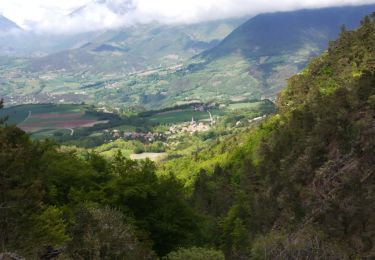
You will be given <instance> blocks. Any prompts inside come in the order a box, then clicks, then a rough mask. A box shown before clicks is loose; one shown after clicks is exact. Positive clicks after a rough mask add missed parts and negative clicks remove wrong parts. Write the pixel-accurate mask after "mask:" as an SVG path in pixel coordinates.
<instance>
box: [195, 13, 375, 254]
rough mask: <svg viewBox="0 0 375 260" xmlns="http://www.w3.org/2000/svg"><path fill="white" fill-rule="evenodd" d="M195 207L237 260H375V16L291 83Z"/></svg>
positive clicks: (201, 183)
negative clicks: (274, 110) (276, 108)
mask: <svg viewBox="0 0 375 260" xmlns="http://www.w3.org/2000/svg"><path fill="white" fill-rule="evenodd" d="M278 104H279V111H280V113H279V114H278V115H277V116H275V117H273V118H271V119H269V120H267V122H265V123H263V124H262V125H261V126H260V127H259V128H258V129H256V130H254V131H252V132H251V133H249V138H248V141H247V142H246V143H245V144H243V145H242V147H240V148H237V149H236V151H235V152H233V153H232V155H231V156H230V158H229V159H228V160H227V162H226V165H225V166H217V167H216V168H215V169H214V171H213V172H212V173H210V171H203V172H201V174H200V177H199V178H198V180H197V182H196V185H195V192H194V195H193V197H194V201H195V203H196V206H197V207H198V209H200V210H201V211H204V212H206V215H207V218H208V219H209V222H211V223H212V239H213V240H214V241H215V243H216V244H217V245H220V247H221V248H222V250H224V251H225V252H226V256H227V258H228V259H249V258H251V259H275V258H277V259H355V258H366V257H368V258H372V257H374V256H375V247H374V245H375V243H374V242H375V222H374V220H375V214H374V212H375V201H374V195H375V191H374V187H375V186H374V185H375V165H374V162H375V153H374V151H375V150H374V148H375V127H374V126H375V112H374V111H375V15H372V16H371V18H369V17H366V18H365V19H364V20H363V22H362V26H361V28H360V29H358V30H356V31H346V30H343V31H342V33H341V36H340V38H339V40H337V41H335V42H332V43H331V44H330V46H329V49H328V51H327V52H325V53H324V54H323V55H322V56H320V57H318V58H316V59H314V60H313V61H312V62H311V63H310V65H309V66H308V67H307V68H306V69H305V70H304V71H303V72H302V73H300V74H298V75H296V76H294V77H292V78H291V79H290V80H289V83H288V88H287V89H286V90H285V91H283V92H282V93H281V94H280V96H279V99H278Z"/></svg>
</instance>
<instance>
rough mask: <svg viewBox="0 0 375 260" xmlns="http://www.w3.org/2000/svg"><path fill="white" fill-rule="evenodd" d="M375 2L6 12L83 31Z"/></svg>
mask: <svg viewBox="0 0 375 260" xmlns="http://www.w3.org/2000/svg"><path fill="white" fill-rule="evenodd" d="M369 3H375V0H314V1H312V0H305V1H300V0H278V1H274V0H272V1H258V0H205V1H202V0H158V1H155V0H94V1H92V0H64V1H48V0H28V1H27V2H25V1H24V0H12V1H3V2H2V3H0V11H2V12H3V14H4V15H5V16H6V17H9V18H10V19H12V20H13V21H15V22H17V23H18V24H20V25H21V26H23V27H24V28H25V29H29V30H35V31H39V32H53V33H77V32H85V31H96V30H102V29H113V28H118V27H123V26H128V25H132V24H136V23H149V22H159V23H167V24H173V23H196V22H202V21H208V20H217V19H224V18H231V17H240V16H244V15H256V14H259V13H264V12H274V11H288V10H296V9H302V8H320V7H328V6H340V5H360V4H369Z"/></svg>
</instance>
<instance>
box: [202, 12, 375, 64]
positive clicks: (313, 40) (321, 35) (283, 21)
mask: <svg viewBox="0 0 375 260" xmlns="http://www.w3.org/2000/svg"><path fill="white" fill-rule="evenodd" d="M373 11H375V5H366V6H356V7H335V8H325V9H315V10H300V11H293V12H281V13H268V14H261V15H258V16H256V17H254V18H252V19H250V20H249V21H247V22H246V23H244V24H243V25H241V26H240V27H239V28H237V29H236V30H234V31H233V32H232V33H231V34H230V35H228V37H226V38H225V39H224V40H223V41H222V42H221V43H220V44H219V45H218V46H217V47H215V48H213V49H211V50H209V51H207V52H205V53H204V54H203V56H204V57H207V58H211V59H215V58H218V57H221V56H228V55H232V54H235V53H239V54H241V55H243V56H244V57H249V58H254V57H255V58H257V57H262V56H276V55H281V54H282V53H295V52H296V51H297V50H300V49H303V48H305V47H306V45H310V46H311V47H310V49H312V48H316V49H317V50H319V51H322V50H324V49H325V48H326V47H327V44H328V42H329V41H330V40H333V39H335V38H336V37H337V35H338V33H339V32H340V31H339V30H340V27H341V26H343V25H345V26H346V28H348V29H354V28H357V27H358V25H359V21H360V20H361V19H362V17H364V16H365V15H367V14H369V13H371V12H373Z"/></svg>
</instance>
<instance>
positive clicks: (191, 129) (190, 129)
mask: <svg viewBox="0 0 375 260" xmlns="http://www.w3.org/2000/svg"><path fill="white" fill-rule="evenodd" d="M209 114H210V119H209V120H208V121H207V122H202V121H201V122H198V121H196V120H194V118H192V119H191V121H190V122H185V123H181V124H173V125H171V126H170V127H169V129H168V130H167V131H165V132H164V133H156V132H154V133H153V132H148V133H140V132H127V131H121V130H118V129H113V130H104V134H105V135H109V136H110V137H111V139H112V138H113V139H124V140H127V141H129V140H137V141H141V142H145V143H152V142H155V141H166V140H168V139H174V138H176V137H177V136H179V135H181V134H189V135H193V134H195V133H202V132H208V131H209V130H210V129H211V127H212V126H213V125H214V124H215V123H216V121H215V120H214V119H213V117H212V115H211V113H210V112H209Z"/></svg>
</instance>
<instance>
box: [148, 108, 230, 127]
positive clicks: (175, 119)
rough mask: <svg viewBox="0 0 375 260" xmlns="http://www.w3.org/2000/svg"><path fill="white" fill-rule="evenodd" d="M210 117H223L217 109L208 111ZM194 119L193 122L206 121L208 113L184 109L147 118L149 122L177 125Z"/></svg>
mask: <svg viewBox="0 0 375 260" xmlns="http://www.w3.org/2000/svg"><path fill="white" fill-rule="evenodd" d="M210 112H211V114H212V116H220V115H223V113H222V111H221V110H219V109H213V110H211V111H210ZM192 118H194V120H195V121H200V120H207V119H209V118H210V115H209V113H208V112H199V111H194V110H193V109H186V110H182V111H171V112H168V113H160V114H156V115H154V116H151V117H150V118H149V120H150V121H152V122H154V123H159V124H178V123H183V122H189V121H191V119H192Z"/></svg>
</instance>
